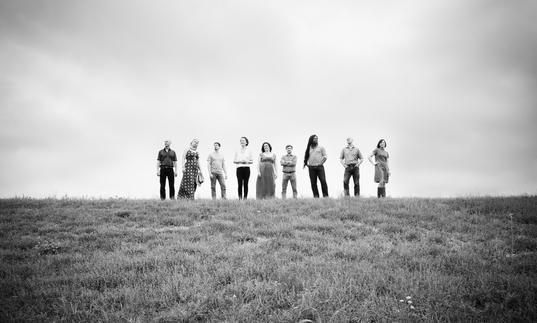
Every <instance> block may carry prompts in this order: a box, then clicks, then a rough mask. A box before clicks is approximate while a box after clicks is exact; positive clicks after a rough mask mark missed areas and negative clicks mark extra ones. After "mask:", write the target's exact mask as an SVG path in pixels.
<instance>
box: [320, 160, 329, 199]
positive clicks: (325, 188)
mask: <svg viewBox="0 0 537 323" xmlns="http://www.w3.org/2000/svg"><path fill="white" fill-rule="evenodd" d="M318 176H319V181H321V189H322V190H323V197H328V185H327V184H326V173H325V172H324V166H320V169H319V175H318Z"/></svg>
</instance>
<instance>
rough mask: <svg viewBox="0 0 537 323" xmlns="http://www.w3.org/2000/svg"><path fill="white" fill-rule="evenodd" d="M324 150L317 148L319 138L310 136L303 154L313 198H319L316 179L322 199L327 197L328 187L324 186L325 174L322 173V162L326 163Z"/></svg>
mask: <svg viewBox="0 0 537 323" xmlns="http://www.w3.org/2000/svg"><path fill="white" fill-rule="evenodd" d="M326 159H327V158H326V150H325V149H324V147H321V146H319V137H317V135H311V136H310V138H309V139H308V146H307V147H306V152H305V153H304V168H306V166H308V170H309V175H310V182H311V190H312V191H313V197H314V198H318V197H319V189H318V188H317V178H318V179H319V181H320V182H321V190H322V191H323V197H328V185H327V184H326V174H325V171H324V166H323V164H324V162H325V161H326Z"/></svg>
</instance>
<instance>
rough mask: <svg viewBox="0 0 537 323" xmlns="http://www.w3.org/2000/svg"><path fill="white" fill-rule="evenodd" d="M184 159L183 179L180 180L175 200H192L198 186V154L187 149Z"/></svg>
mask: <svg viewBox="0 0 537 323" xmlns="http://www.w3.org/2000/svg"><path fill="white" fill-rule="evenodd" d="M185 159H186V162H185V171H184V172H183V179H181V186H180V187H179V193H178V194H177V198H182V199H191V200H193V199H194V193H196V187H197V185H198V183H197V179H198V170H199V154H198V152H197V151H192V150H190V149H189V150H188V151H187V152H186V156H185Z"/></svg>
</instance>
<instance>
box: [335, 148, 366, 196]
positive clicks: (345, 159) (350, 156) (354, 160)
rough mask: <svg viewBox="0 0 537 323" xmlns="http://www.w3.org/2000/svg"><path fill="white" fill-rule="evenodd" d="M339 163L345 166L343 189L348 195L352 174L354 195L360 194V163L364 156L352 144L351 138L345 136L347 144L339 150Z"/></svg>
mask: <svg viewBox="0 0 537 323" xmlns="http://www.w3.org/2000/svg"><path fill="white" fill-rule="evenodd" d="M339 159H340V162H341V165H343V167H344V168H345V172H344V173H343V190H344V191H345V196H349V181H350V179H351V176H352V181H353V182H354V196H360V164H361V163H362V162H363V160H364V157H363V156H362V153H361V152H360V150H359V149H358V148H356V147H354V145H353V140H352V138H347V146H345V148H343V150H341V154H340V156H339Z"/></svg>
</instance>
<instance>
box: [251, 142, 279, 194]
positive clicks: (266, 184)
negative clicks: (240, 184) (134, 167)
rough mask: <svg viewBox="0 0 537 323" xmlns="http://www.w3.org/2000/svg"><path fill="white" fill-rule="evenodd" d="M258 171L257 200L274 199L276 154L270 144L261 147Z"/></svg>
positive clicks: (265, 143) (266, 143)
mask: <svg viewBox="0 0 537 323" xmlns="http://www.w3.org/2000/svg"><path fill="white" fill-rule="evenodd" d="M257 170H258V173H257V181H256V184H255V186H256V192H255V195H256V198H257V199H258V200H259V199H268V198H274V197H275V193H276V177H277V175H276V174H277V169H276V154H275V153H273V152H272V146H271V145H270V144H269V143H268V142H264V143H263V145H261V154H259V160H258V169H257Z"/></svg>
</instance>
